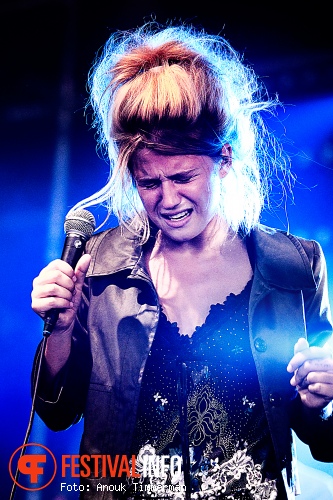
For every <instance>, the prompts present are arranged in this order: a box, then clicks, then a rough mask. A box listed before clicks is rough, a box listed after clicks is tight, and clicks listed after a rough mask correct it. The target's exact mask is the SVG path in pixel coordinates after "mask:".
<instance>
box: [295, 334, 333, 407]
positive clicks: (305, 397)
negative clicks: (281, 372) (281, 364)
mask: <svg viewBox="0 0 333 500" xmlns="http://www.w3.org/2000/svg"><path fill="white" fill-rule="evenodd" d="M287 370H288V372H291V373H292V372H293V373H294V374H293V376H292V378H291V380H290V383H291V385H292V386H294V387H296V388H297V390H298V393H299V395H300V397H301V400H302V401H303V403H304V404H305V405H306V406H308V407H311V408H323V407H324V406H325V405H326V404H327V403H328V402H329V401H331V400H332V399H333V358H332V354H331V352H330V351H329V350H327V349H324V348H322V347H316V346H313V347H310V346H309V344H308V342H307V341H306V339H303V338H302V339H299V340H298V341H297V343H296V344H295V347H294V356H293V358H292V359H291V360H290V362H289V364H288V367H287Z"/></svg>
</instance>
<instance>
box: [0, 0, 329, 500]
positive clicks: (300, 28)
mask: <svg viewBox="0 0 333 500" xmlns="http://www.w3.org/2000/svg"><path fill="white" fill-rule="evenodd" d="M151 17H154V18H156V20H157V21H158V22H161V23H165V22H169V21H173V22H179V21H185V22H191V23H193V24H194V25H196V26H199V27H200V26H201V27H204V28H205V29H206V30H207V31H210V32H212V33H220V34H222V35H223V36H225V37H226V38H227V39H228V40H229V41H230V42H231V44H232V45H233V46H234V47H235V49H236V50H238V51H239V52H240V53H241V54H243V56H244V61H245V62H246V63H248V64H250V65H251V66H253V67H254V69H255V70H256V71H257V73H258V74H259V76H260V77H261V78H262V80H263V81H264V83H265V85H266V86H267V88H268V91H269V93H270V94H271V95H274V94H275V93H277V94H278V95H279V98H280V100H281V101H282V102H283V103H284V109H281V111H280V112H279V120H276V121H274V120H273V121H270V128H271V130H272V131H274V132H275V133H276V135H277V137H278V138H279V139H281V140H282V141H283V143H284V148H285V151H286V152H287V153H288V154H289V156H290V158H291V160H292V166H293V170H294V172H295V174H296V176H297V182H296V185H295V188H294V199H293V200H292V199H291V198H290V197H289V199H288V200H287V202H286V207H285V206H281V207H280V208H279V209H276V210H275V211H274V213H267V212H265V213H264V214H263V222H266V223H269V224H271V225H274V226H276V227H280V228H284V229H285V228H286V227H287V225H288V224H290V230H291V232H293V233H296V234H298V235H301V236H305V237H310V238H315V239H317V240H319V241H320V243H321V244H322V246H323V248H324V251H325V253H326V256H327V261H328V269H329V272H330V275H331V276H332V275H333V250H332V241H333V235H332V212H333V209H332V188H333V173H332V167H333V64H332V63H333V51H332V49H333V41H332V37H333V30H332V27H331V10H330V7H329V4H328V3H326V2H325V3H324V2H316V3H311V4H310V3H308V4H307V5H305V3H304V2H302V3H301V2H292V1H290V2H289V3H281V2H275V3H269V2H262V1H261V2H259V1H257V2H247V3H241V2H233V3H232V4H230V3H227V2H221V1H216V0H214V1H212V0H204V1H203V0H202V1H201V2H200V3H199V4H198V5H196V4H195V2H188V3H187V2H182V1H181V0H179V1H177V2H176V1H175V0H170V1H164V2H163V3H162V2H160V1H154V2H152V1H151V2H148V1H142V2H140V1H137V2H134V1H133V0H129V1H126V2H115V1H113V2H110V1H107V0H103V1H101V0H94V1H84V2H83V1H81V2H80V1H76V2H75V1H65V0H63V1H60V0H44V1H43V0H39V1H38V0H35V1H33V0H30V1H29V0H26V1H24V0H21V1H19V0H2V1H1V3H0V36H1V42H0V43H1V45H0V46H1V60H0V65H1V66H0V67H1V80H0V90H1V92H0V103H1V106H0V117H1V121H0V126H1V136H0V137H1V140H0V142H1V156H0V185H1V199H0V203H1V212H0V213H1V230H2V245H1V256H2V258H1V264H2V276H3V287H2V291H1V292H0V293H1V298H0V303H1V306H2V307H1V309H2V311H1V335H2V337H3V340H2V353H1V355H2V356H1V359H2V361H1V375H2V393H3V394H2V398H1V400H2V425H1V431H2V437H1V445H2V450H1V471H3V473H2V472H1V478H3V479H2V485H1V493H0V497H1V498H8V497H9V491H10V487H11V480H10V477H9V474H8V465H7V464H8V461H9V458H10V456H11V454H12V453H13V452H14V451H15V449H16V448H17V447H19V446H20V445H21V443H22V441H23V438H24V434H25V429H26V425H27V421H28V417H29V409H30V394H29V377H30V369H31V363H32V358H33V355H34V351H35V347H36V345H37V343H38V342H39V340H40V338H41V322H40V320H39V318H37V317H36V316H35V315H34V314H33V313H32V312H31V310H30V292H31V282H32V279H33V278H34V277H35V276H36V275H37V274H38V273H39V271H40V269H41V268H42V267H43V266H44V265H45V264H46V263H47V262H48V261H49V260H50V259H51V258H53V257H58V256H59V254H60V251H61V247H62V242H63V229H62V226H63V219H64V216H65V214H66V213H67V211H68V209H69V208H70V207H71V206H72V205H73V204H74V203H76V202H77V201H79V200H80V199H82V198H84V197H86V196H88V195H89V194H91V193H93V192H94V191H96V190H97V189H99V188H100V187H101V186H102V185H103V184H104V183H105V181H106V178H107V175H108V165H107V163H106V162H105V161H104V160H103V159H101V158H99V156H98V155H97V153H96V145H95V138H94V131H93V130H92V129H91V127H90V124H91V116H90V114H89V113H88V114H85V113H84V107H85V103H86V99H87V97H88V96H87V92H86V80H87V75H88V72H89V69H90V67H91V64H92V62H93V60H94V58H95V55H96V53H97V51H98V50H99V49H100V47H101V46H102V45H103V44H104V43H105V41H106V40H107V38H108V36H109V35H110V33H111V32H113V31H114V30H117V29H129V28H134V27H136V26H139V25H141V24H142V23H143V22H144V21H145V20H149V19H151ZM285 209H286V210H287V212H286V210H285ZM331 279H332V278H331ZM330 290H331V293H332V285H331V286H330ZM80 425H81V424H80ZM80 433H81V427H80V426H78V427H77V428H75V429H70V430H69V431H67V432H65V433H61V434H57V435H55V434H53V433H51V432H50V431H48V430H46V429H45V427H44V425H43V424H42V423H41V422H40V420H39V419H38V418H36V419H35V424H34V429H33V435H32V440H35V441H36V442H39V443H44V444H45V445H46V446H48V447H49V448H50V449H52V451H53V452H54V453H55V454H56V455H57V454H58V455H59V456H60V455H61V454H63V453H76V451H77V448H78V440H79V436H80ZM300 458H301V461H302V463H304V464H305V466H311V467H314V468H315V469H316V470H318V471H320V472H321V471H325V472H326V473H328V474H331V475H332V476H333V472H332V464H319V463H317V462H314V461H312V460H311V458H310V457H309V456H308V455H307V453H306V452H305V450H304V449H303V447H302V446H300ZM306 470H307V469H306ZM308 477H310V476H309V475H308ZM60 481H61V479H60V476H57V479H56V480H55V481H54V483H53V486H52V487H49V488H47V489H46V490H42V491H41V492H39V493H38V492H35V493H27V492H25V491H24V490H21V489H20V490H18V492H17V498H18V499H32V500H36V499H38V498H45V499H47V500H48V499H51V500H53V499H57V500H62V499H64V498H66V499H67V498H75V494H74V493H67V494H66V495H61V494H60V487H59V484H60ZM69 481H70V480H69ZM72 482H73V481H72ZM305 490H306V491H304V493H303V495H302V496H301V497H300V498H301V499H302V498H303V497H304V498H314V497H311V496H310V497H309V496H306V495H309V490H308V487H306V488H305ZM2 494H3V495H4V496H3V497H2ZM310 495H311V493H310ZM316 497H317V495H316ZM318 498H319V497H318ZM326 498H333V493H332V496H329V497H326ZM321 500H324V497H321Z"/></svg>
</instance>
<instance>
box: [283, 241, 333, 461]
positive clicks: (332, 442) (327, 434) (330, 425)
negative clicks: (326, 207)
mask: <svg viewBox="0 0 333 500" xmlns="http://www.w3.org/2000/svg"><path fill="white" fill-rule="evenodd" d="M307 244H308V246H307V245H305V246H304V248H305V251H306V253H307V256H308V258H309V260H310V263H311V266H312V272H313V277H314V280H315V283H316V289H315V290H314V291H309V290H307V291H304V292H303V296H304V312H305V321H306V330H307V339H308V342H309V344H310V345H311V346H323V345H324V344H325V343H326V342H328V341H329V340H331V341H332V324H331V315H330V305H329V298H328V287H327V270H326V262H325V258H324V255H323V252H322V249H321V247H320V245H319V244H318V243H316V242H313V241H312V242H307ZM292 427H293V429H294V430H295V432H296V434H297V435H298V437H299V438H300V439H301V440H302V441H303V442H305V443H306V444H308V445H309V447H310V450H311V453H312V455H313V457H314V458H315V459H316V460H319V461H322V462H332V461H333V414H332V401H331V403H329V404H328V405H327V407H326V408H325V409H324V410H322V411H318V410H316V409H309V408H307V407H305V406H304V405H303V404H302V402H301V400H300V398H299V397H297V398H296V399H295V401H294V402H293V411H292Z"/></svg>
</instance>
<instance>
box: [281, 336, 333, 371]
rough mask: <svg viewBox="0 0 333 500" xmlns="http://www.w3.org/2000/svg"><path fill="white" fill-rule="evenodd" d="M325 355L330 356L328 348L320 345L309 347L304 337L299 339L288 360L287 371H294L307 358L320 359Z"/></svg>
mask: <svg viewBox="0 0 333 500" xmlns="http://www.w3.org/2000/svg"><path fill="white" fill-rule="evenodd" d="M326 357H331V354H330V352H329V351H328V350H326V349H323V348H322V347H316V346H314V347H309V343H308V342H307V340H306V339H304V338H301V339H299V340H298V341H297V342H296V344H295V347H294V356H293V358H292V359H291V360H290V362H289V364H288V366H287V371H288V372H289V373H292V372H294V371H295V370H297V369H298V368H299V367H300V366H302V365H303V364H304V363H305V362H306V361H307V360H310V359H322V358H326Z"/></svg>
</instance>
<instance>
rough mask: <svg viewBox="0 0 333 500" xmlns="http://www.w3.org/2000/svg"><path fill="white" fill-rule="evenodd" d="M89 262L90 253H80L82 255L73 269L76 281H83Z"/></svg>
mask: <svg viewBox="0 0 333 500" xmlns="http://www.w3.org/2000/svg"><path fill="white" fill-rule="evenodd" d="M90 262H91V255H89V254H87V253H85V254H84V255H82V257H80V259H79V261H78V263H77V264H76V267H75V270H74V272H75V277H76V282H77V283H79V282H80V283H83V281H84V279H85V277H86V274H87V271H88V268H89V265H90Z"/></svg>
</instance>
